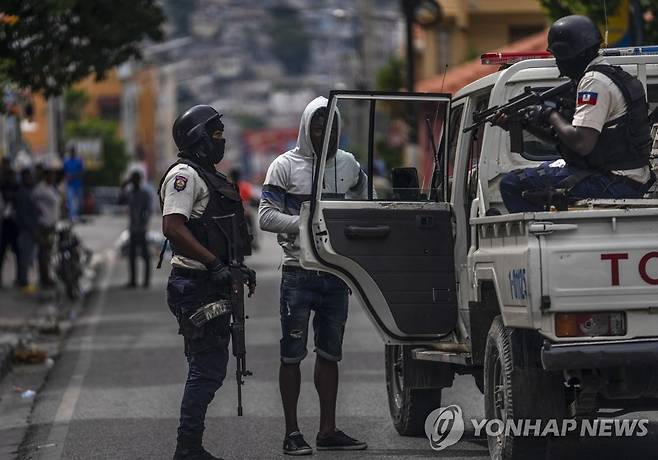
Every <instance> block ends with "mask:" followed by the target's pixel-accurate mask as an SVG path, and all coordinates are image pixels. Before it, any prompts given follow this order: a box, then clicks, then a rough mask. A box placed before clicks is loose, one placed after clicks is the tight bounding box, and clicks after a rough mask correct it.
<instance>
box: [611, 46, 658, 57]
mask: <svg viewBox="0 0 658 460" xmlns="http://www.w3.org/2000/svg"><path fill="white" fill-rule="evenodd" d="M599 54H600V55H601V56H650V55H654V54H658V45H653V46H636V47H629V48H603V49H601V51H600V52H599Z"/></svg>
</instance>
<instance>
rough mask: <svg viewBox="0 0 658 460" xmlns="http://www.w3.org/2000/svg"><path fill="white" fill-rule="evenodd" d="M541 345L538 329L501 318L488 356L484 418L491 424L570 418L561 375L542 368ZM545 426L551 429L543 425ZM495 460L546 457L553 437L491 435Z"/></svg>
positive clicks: (492, 331) (489, 340)
mask: <svg viewBox="0 0 658 460" xmlns="http://www.w3.org/2000/svg"><path fill="white" fill-rule="evenodd" d="M540 346H541V341H540V339H539V335H538V334H536V333H535V332H534V331H524V330H520V329H511V328H507V327H505V326H504V325H503V322H502V320H501V318H500V316H497V317H496V318H495V319H494V321H493V323H492V325H491V328H490V329H489V333H488V335H487V343H486V348H485V356H484V390H485V391H484V415H485V418H486V419H488V420H493V419H500V420H503V422H504V421H505V420H520V419H530V420H537V419H540V420H542V421H544V420H548V419H550V418H556V419H558V423H560V422H559V421H560V420H562V419H563V418H564V417H565V415H566V401H565V391H564V387H563V385H562V378H561V376H560V375H559V374H555V373H549V372H546V371H544V370H543V369H542V368H541V365H540V362H539V350H540ZM541 426H542V428H543V427H544V426H545V425H544V423H542V425H541ZM487 442H488V445H489V453H490V454H491V458H492V459H494V460H521V459H528V458H533V459H535V458H536V459H543V458H544V457H545V454H546V449H547V445H548V438H547V437H538V436H514V435H513V434H512V433H510V434H509V435H507V436H505V434H504V433H503V434H502V435H500V436H487Z"/></svg>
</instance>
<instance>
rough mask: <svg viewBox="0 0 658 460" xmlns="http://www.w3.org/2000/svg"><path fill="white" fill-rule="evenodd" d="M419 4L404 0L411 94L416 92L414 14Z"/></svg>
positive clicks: (412, 0)
mask: <svg viewBox="0 0 658 460" xmlns="http://www.w3.org/2000/svg"><path fill="white" fill-rule="evenodd" d="M417 3H418V0H402V12H403V13H404V21H405V33H406V47H407V52H406V58H407V91H409V92H410V93H411V92H413V91H414V89H415V83H416V69H415V66H416V59H415V56H414V13H415V10H416V6H417Z"/></svg>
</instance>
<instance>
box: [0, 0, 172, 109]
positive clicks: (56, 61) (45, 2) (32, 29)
mask: <svg viewBox="0 0 658 460" xmlns="http://www.w3.org/2000/svg"><path fill="white" fill-rule="evenodd" d="M0 12H1V13H4V14H5V15H12V17H13V16H15V17H17V18H18V19H17V20H16V21H15V22H7V21H5V22H3V21H0V56H1V58H0V79H2V80H4V81H5V83H6V82H12V83H14V84H16V85H18V86H20V87H23V88H29V89H31V90H33V91H35V92H43V93H44V94H45V96H46V97H48V96H53V95H58V94H61V93H62V91H63V90H64V89H65V88H67V87H69V86H71V85H72V84H73V83H75V82H77V81H79V80H81V79H83V78H85V77H86V76H88V75H90V74H95V75H96V78H97V79H102V78H103V77H104V75H105V74H106V72H107V71H108V70H110V69H111V68H112V67H114V66H116V65H118V64H121V63H122V62H124V61H126V60H128V59H131V58H139V57H140V51H139V44H140V42H141V41H142V40H144V39H147V38H149V39H152V40H160V39H162V31H161V25H162V23H163V21H164V14H163V12H162V9H161V8H160V6H159V4H158V2H157V1H156V0H93V1H89V0H3V1H2V3H1V4H0ZM0 82H1V81H0Z"/></svg>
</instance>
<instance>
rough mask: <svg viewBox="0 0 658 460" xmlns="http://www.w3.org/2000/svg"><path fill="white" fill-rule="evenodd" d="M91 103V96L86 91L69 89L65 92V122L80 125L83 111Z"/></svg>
mask: <svg viewBox="0 0 658 460" xmlns="http://www.w3.org/2000/svg"><path fill="white" fill-rule="evenodd" d="M88 102H89V94H87V93H86V92H85V91H82V90H78V89H73V88H69V89H67V90H66V91H65V92H64V122H65V123H66V122H69V121H71V122H75V123H78V122H80V120H81V119H82V111H83V110H84V108H85V105H87V103H88Z"/></svg>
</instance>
